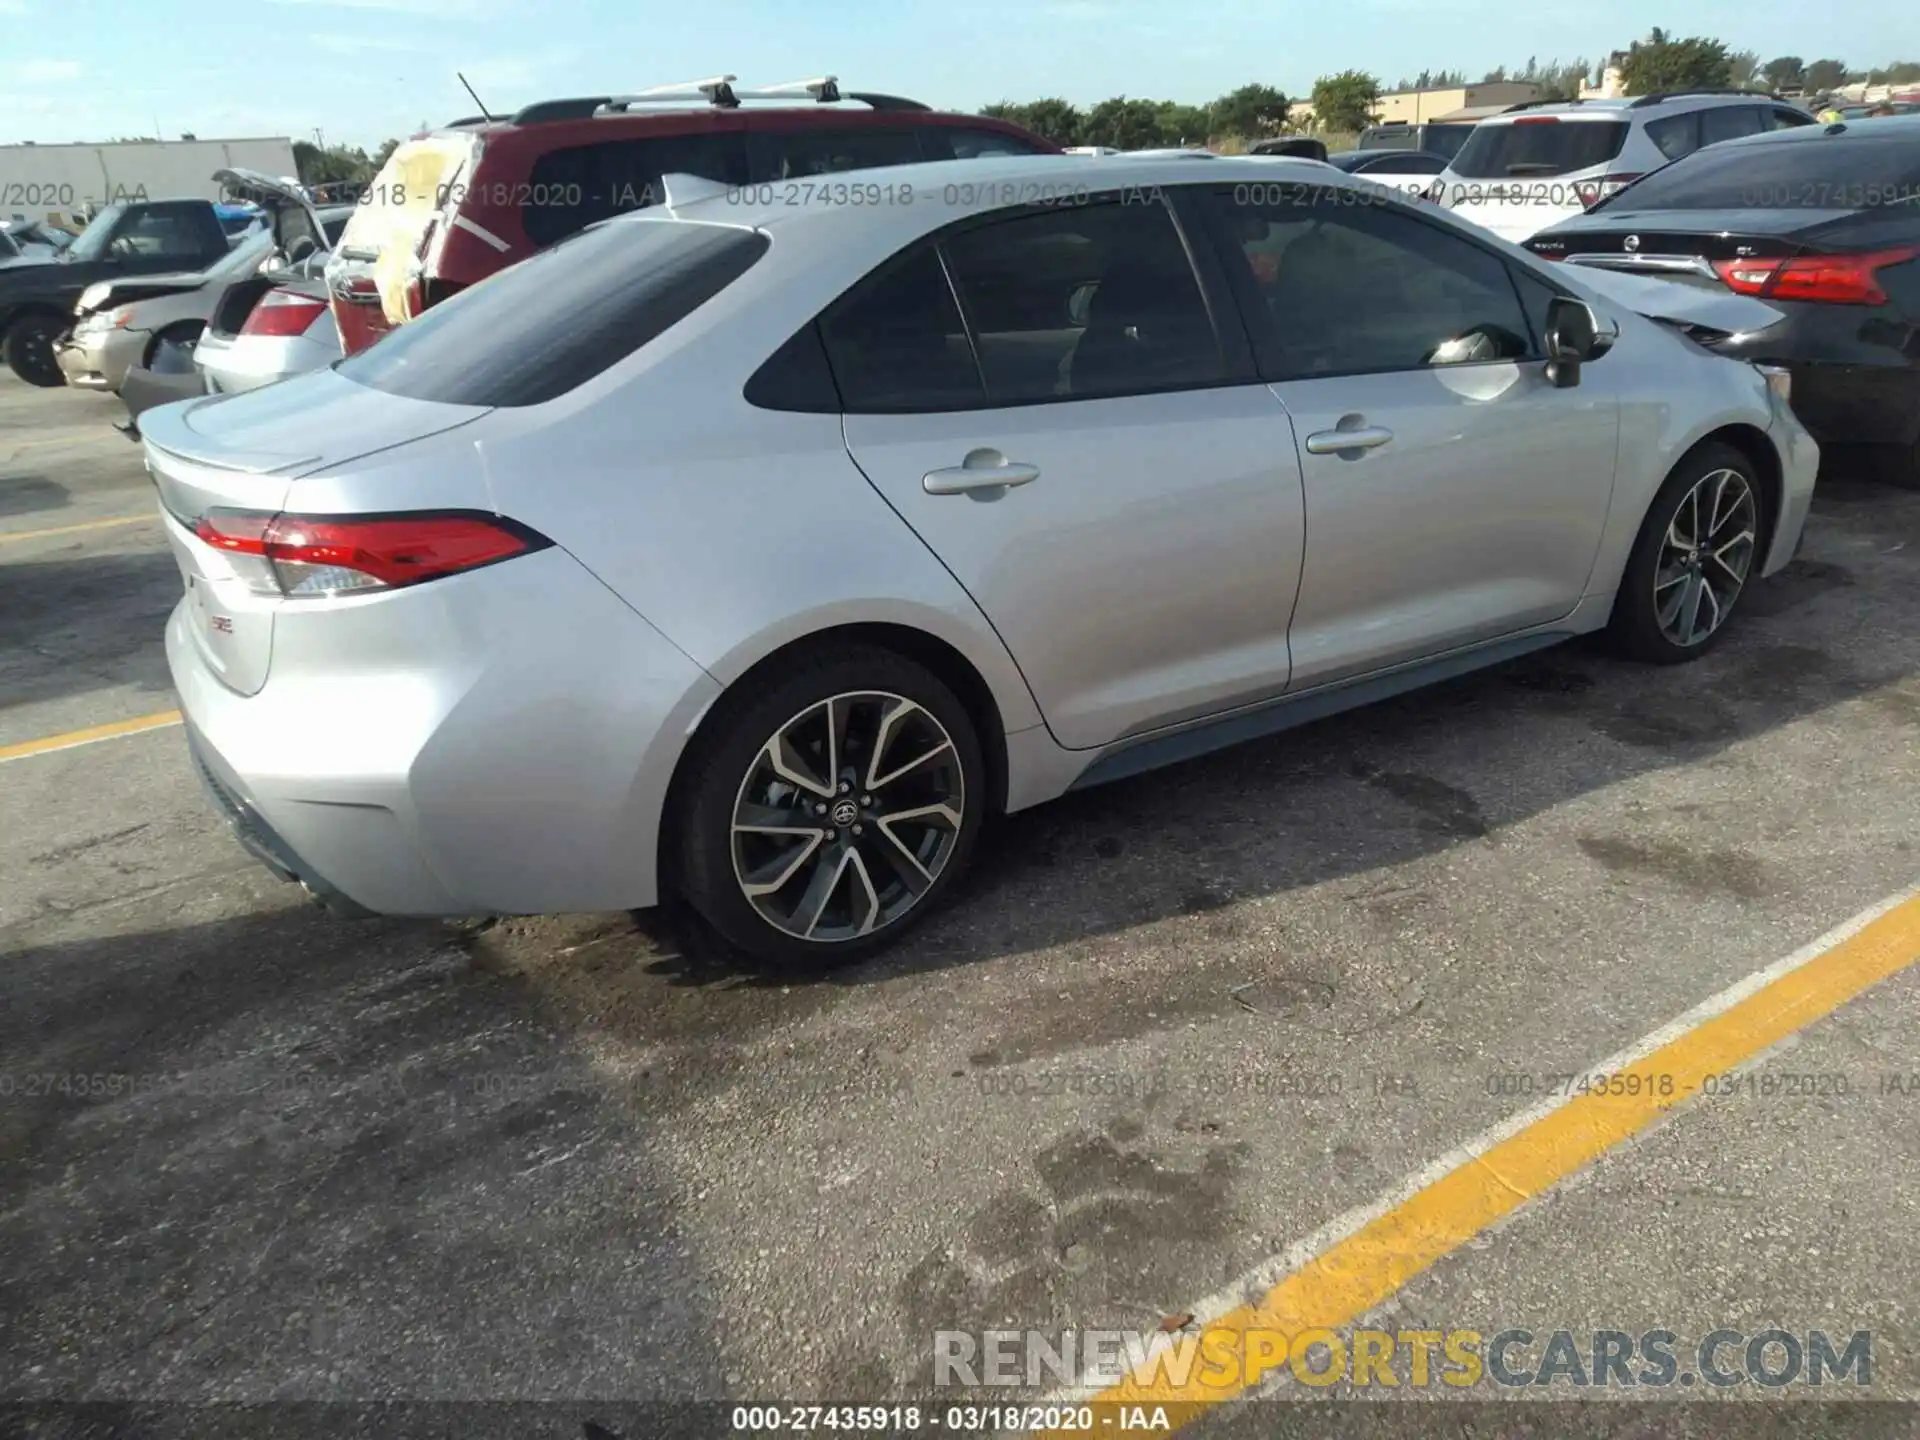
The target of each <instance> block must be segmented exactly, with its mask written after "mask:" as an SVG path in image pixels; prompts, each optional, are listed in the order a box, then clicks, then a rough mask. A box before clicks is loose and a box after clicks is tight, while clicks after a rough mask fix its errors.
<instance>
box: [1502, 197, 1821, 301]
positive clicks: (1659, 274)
mask: <svg viewBox="0 0 1920 1440" xmlns="http://www.w3.org/2000/svg"><path fill="white" fill-rule="evenodd" d="M1854 218H1855V212H1853V211H1850V210H1804V209H1803V210H1642V211H1636V212H1629V213H1627V214H1621V215H1615V214H1613V213H1611V212H1609V211H1607V210H1604V209H1603V210H1600V211H1597V212H1595V213H1593V214H1591V215H1584V216H1582V217H1580V218H1579V219H1577V220H1573V221H1570V222H1568V223H1567V224H1564V225H1556V226H1555V227H1554V228H1553V230H1552V231H1551V232H1550V233H1548V234H1545V235H1536V236H1534V237H1533V239H1531V240H1530V241H1528V242H1527V248H1528V249H1529V250H1531V251H1533V252H1534V253H1535V254H1536V255H1539V256H1541V257H1543V258H1545V259H1549V260H1559V261H1562V262H1565V263H1568V264H1572V265H1575V266H1578V267H1579V268H1580V269H1581V270H1583V271H1587V270H1607V271H1613V272H1617V273H1623V274H1627V275H1640V276H1651V277H1654V278H1658V279H1663V280H1674V281H1678V282H1680V283H1681V284H1682V285H1688V286H1693V287H1696V288H1698V289H1702V290H1710V291H1715V292H1718V293H1723V294H1724V293H1729V292H1728V291H1727V286H1726V282H1725V281H1724V280H1722V279H1721V277H1720V274H1719V272H1718V271H1717V270H1715V268H1714V267H1715V265H1716V264H1717V263H1721V262H1725V261H1728V260H1770V259H1779V258H1782V257H1785V256H1790V255H1795V254H1798V253H1800V252H1802V251H1805V250H1807V249H1810V248H1811V249H1815V250H1817V249H1820V248H1821V246H1820V243H1819V242H1820V236H1821V233H1822V231H1823V230H1825V229H1826V228H1827V227H1828V226H1829V225H1832V224H1837V223H1844V222H1848V221H1851V220H1853V219H1854Z"/></svg>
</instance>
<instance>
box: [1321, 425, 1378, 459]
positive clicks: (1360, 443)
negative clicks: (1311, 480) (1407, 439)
mask: <svg viewBox="0 0 1920 1440" xmlns="http://www.w3.org/2000/svg"><path fill="white" fill-rule="evenodd" d="M1391 439H1393V432H1392V431H1391V430H1388V429H1386V428H1384V427H1383V426H1379V425H1364V426H1361V427H1360V428H1359V429H1357V430H1320V431H1316V432H1315V433H1314V434H1312V435H1309V436H1307V453H1308V454H1309V455H1338V454H1340V453H1341V452H1343V451H1346V450H1375V449H1378V448H1379V447H1380V446H1382V445H1384V444H1386V443H1387V442H1388V441H1389V440H1391Z"/></svg>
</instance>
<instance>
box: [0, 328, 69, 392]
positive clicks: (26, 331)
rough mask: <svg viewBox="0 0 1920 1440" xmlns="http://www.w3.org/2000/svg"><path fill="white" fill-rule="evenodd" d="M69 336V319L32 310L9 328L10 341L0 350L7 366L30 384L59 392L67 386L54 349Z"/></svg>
mask: <svg viewBox="0 0 1920 1440" xmlns="http://www.w3.org/2000/svg"><path fill="white" fill-rule="evenodd" d="M66 333H67V322H66V320H65V319H64V318H63V317H61V316H58V315H52V314H49V313H47V312H46V311H42V310H30V311H28V312H27V313H26V314H25V315H22V316H21V317H20V318H19V319H17V320H15V321H14V322H13V324H12V325H10V326H8V327H7V338H6V341H5V343H4V345H0V351H3V352H4V353H5V355H6V360H7V366H8V368H9V369H11V370H12V371H13V373H14V374H16V375H18V376H19V377H20V378H21V379H22V380H24V381H26V382H27V383H28V384H29V385H38V386H39V387H40V388H41V389H43V390H55V389H58V388H59V387H60V386H62V385H65V384H66V383H67V377H66V376H65V375H63V374H62V373H61V372H60V362H59V361H58V360H57V359H55V358H54V354H53V347H54V346H55V345H56V344H57V343H58V342H59V340H60V337H61V336H62V335H64V334H66Z"/></svg>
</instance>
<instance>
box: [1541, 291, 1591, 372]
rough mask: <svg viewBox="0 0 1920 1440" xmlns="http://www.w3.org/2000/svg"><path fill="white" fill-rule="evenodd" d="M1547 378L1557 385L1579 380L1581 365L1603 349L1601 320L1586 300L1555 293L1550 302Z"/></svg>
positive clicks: (1548, 309)
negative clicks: (1601, 343) (1601, 344)
mask: <svg viewBox="0 0 1920 1440" xmlns="http://www.w3.org/2000/svg"><path fill="white" fill-rule="evenodd" d="M1546 342H1547V372H1546V373H1547V379H1548V380H1549V381H1550V382H1552V384H1553V385H1554V386H1555V388H1557V389H1560V390H1567V389H1571V388H1572V387H1573V386H1575V385H1578V384H1579V383H1580V367H1581V366H1582V365H1583V364H1585V363H1586V362H1587V361H1589V360H1592V359H1594V358H1595V357H1596V356H1598V355H1599V354H1600V352H1601V346H1600V322H1599V320H1598V318H1597V317H1596V316H1595V315H1594V313H1593V310H1592V308H1591V307H1589V306H1588V305H1587V304H1586V302H1585V301H1582V300H1573V299H1569V298H1568V297H1567V296H1565V295H1556V296H1554V297H1553V299H1552V300H1551V301H1549V302H1548V304H1547V333H1546Z"/></svg>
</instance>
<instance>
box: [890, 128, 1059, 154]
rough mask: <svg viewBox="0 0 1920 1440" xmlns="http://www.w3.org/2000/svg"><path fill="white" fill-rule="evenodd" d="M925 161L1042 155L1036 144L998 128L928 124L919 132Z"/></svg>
mask: <svg viewBox="0 0 1920 1440" xmlns="http://www.w3.org/2000/svg"><path fill="white" fill-rule="evenodd" d="M920 149H921V151H922V152H923V154H924V155H925V158H927V159H928V160H983V159H986V158H987V157H989V156H993V155H1043V154H1045V153H1047V152H1046V151H1045V150H1044V149H1042V148H1041V147H1040V146H1038V145H1034V144H1033V143H1031V142H1030V141H1026V140H1022V139H1021V138H1020V137H1019V136H1017V135H1007V134H1003V133H1002V132H1001V131H998V130H968V129H965V128H963V127H962V126H959V125H929V126H926V127H925V128H924V129H922V130H921V132H920Z"/></svg>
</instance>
